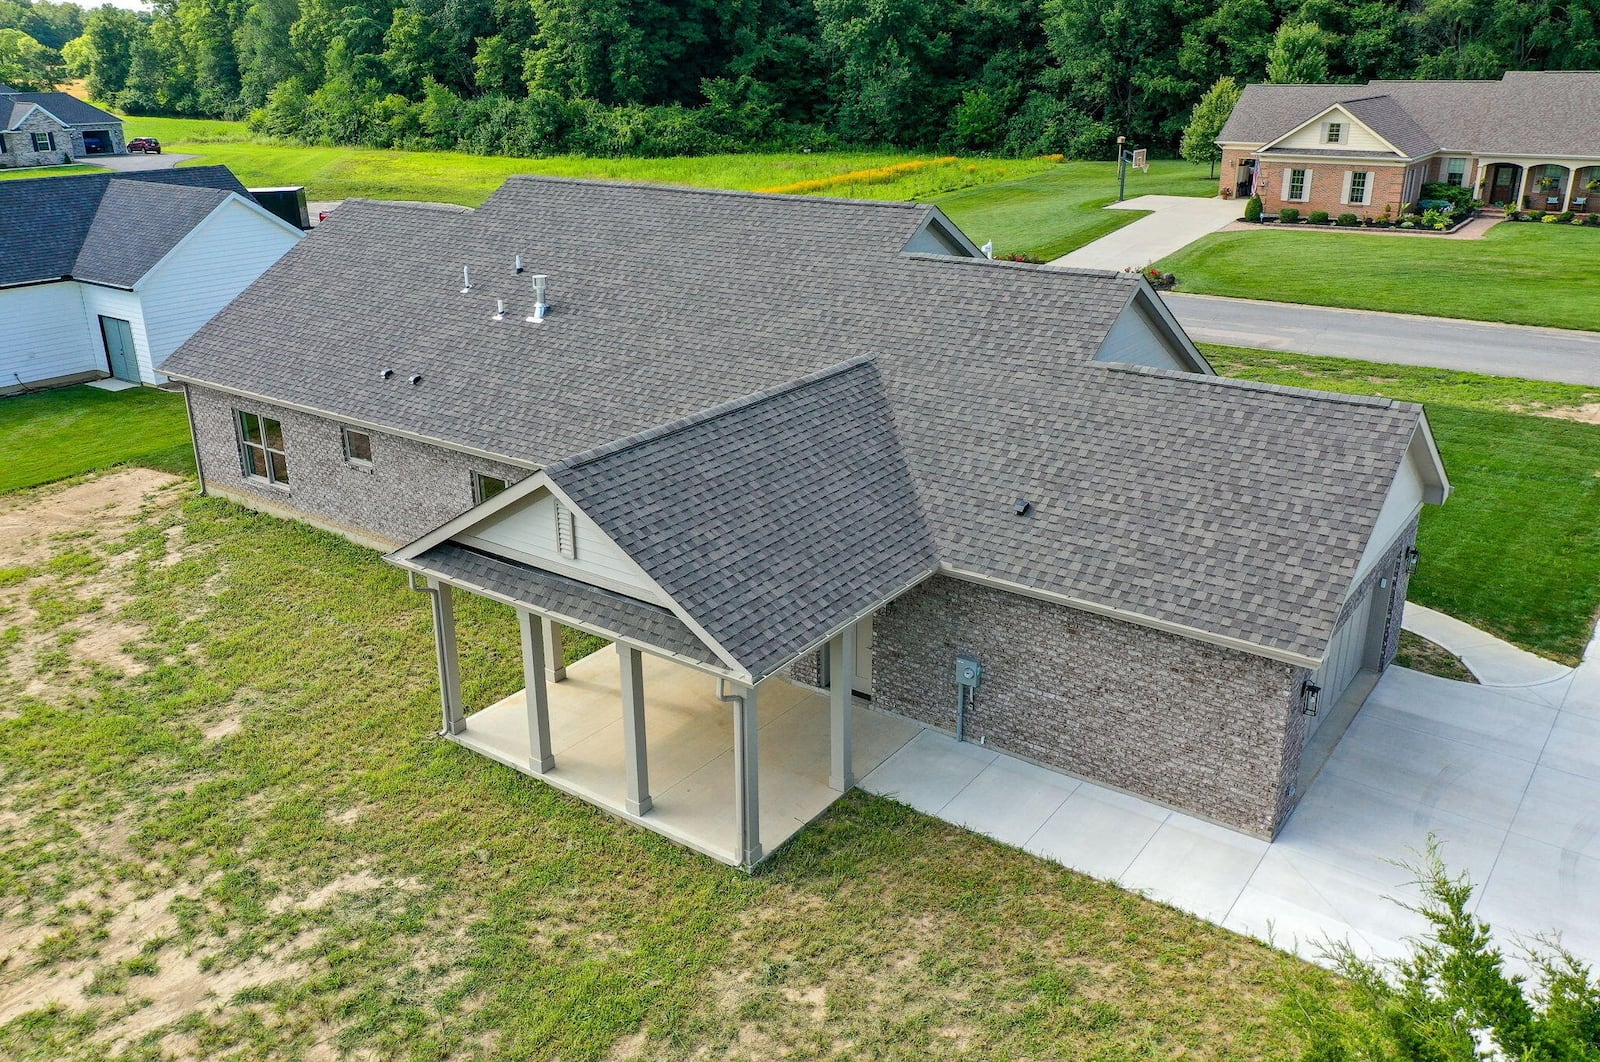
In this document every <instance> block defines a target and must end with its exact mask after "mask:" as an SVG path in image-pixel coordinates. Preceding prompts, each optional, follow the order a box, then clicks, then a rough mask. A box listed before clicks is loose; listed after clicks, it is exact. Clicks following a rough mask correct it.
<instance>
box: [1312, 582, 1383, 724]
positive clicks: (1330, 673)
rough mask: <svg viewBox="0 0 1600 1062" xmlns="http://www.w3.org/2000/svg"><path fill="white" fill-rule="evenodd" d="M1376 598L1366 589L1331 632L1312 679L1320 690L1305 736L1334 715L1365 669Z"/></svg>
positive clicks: (1374, 594)
mask: <svg viewBox="0 0 1600 1062" xmlns="http://www.w3.org/2000/svg"><path fill="white" fill-rule="evenodd" d="M1376 596H1377V594H1376V593H1374V592H1373V591H1371V590H1368V591H1367V596H1366V599H1365V600H1364V601H1362V602H1361V604H1359V605H1357V606H1356V608H1355V609H1354V610H1353V611H1352V612H1351V613H1350V618H1349V619H1347V620H1345V621H1344V624H1343V625H1342V626H1341V627H1340V628H1339V629H1338V631H1337V632H1335V633H1334V636H1333V641H1332V642H1331V643H1330V644H1329V646H1328V655H1327V656H1326V657H1325V658H1324V659H1323V661H1322V667H1321V669H1320V670H1319V671H1318V672H1317V673H1316V675H1314V676H1313V677H1312V679H1311V681H1312V682H1314V683H1316V684H1317V685H1318V686H1320V687H1322V692H1321V694H1320V695H1319V696H1318V698H1317V705H1318V707H1317V714H1316V715H1315V716H1313V717H1312V719H1311V729H1310V731H1309V732H1308V733H1313V734H1314V733H1316V731H1317V727H1318V726H1320V725H1321V724H1322V721H1323V720H1324V719H1326V718H1327V717H1328V716H1330V715H1332V714H1333V709H1334V706H1335V705H1337V704H1338V703H1339V700H1340V698H1341V697H1343V696H1344V691H1345V690H1346V689H1348V688H1349V687H1350V683H1351V682H1352V681H1353V680H1354V679H1355V677H1356V676H1357V675H1359V674H1360V673H1361V669H1362V668H1363V667H1366V666H1367V647H1368V643H1369V642H1371V640H1372V638H1371V634H1372V601H1373V598H1375V597H1376Z"/></svg>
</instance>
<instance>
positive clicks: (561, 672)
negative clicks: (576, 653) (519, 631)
mask: <svg viewBox="0 0 1600 1062" xmlns="http://www.w3.org/2000/svg"><path fill="white" fill-rule="evenodd" d="M539 629H540V635H541V637H542V638H543V640H544V668H545V672H544V673H545V675H546V676H547V677H548V678H549V679H550V681H551V682H565V681H566V680H567V664H566V660H567V653H566V647H565V646H563V645H562V644H561V624H559V623H557V622H556V621H555V620H552V619H542V618H541V619H540V620H539Z"/></svg>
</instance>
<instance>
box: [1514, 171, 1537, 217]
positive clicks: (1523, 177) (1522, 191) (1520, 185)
mask: <svg viewBox="0 0 1600 1062" xmlns="http://www.w3.org/2000/svg"><path fill="white" fill-rule="evenodd" d="M1521 169H1522V173H1521V174H1519V175H1518V180H1517V198H1516V202H1514V203H1513V204H1512V205H1511V208H1512V209H1513V210H1521V209H1523V204H1524V203H1525V202H1527V199H1528V175H1529V173H1531V172H1532V170H1533V167H1532V166H1523V167H1522V168H1521Z"/></svg>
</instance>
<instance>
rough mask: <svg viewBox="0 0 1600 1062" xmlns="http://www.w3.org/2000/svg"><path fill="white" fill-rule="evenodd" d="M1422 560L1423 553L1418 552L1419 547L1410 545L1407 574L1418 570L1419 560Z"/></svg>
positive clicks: (1407, 556)
mask: <svg viewBox="0 0 1600 1062" xmlns="http://www.w3.org/2000/svg"><path fill="white" fill-rule="evenodd" d="M1420 560H1422V554H1421V553H1419V552H1417V547H1415V546H1409V547H1407V549H1406V574H1408V575H1409V574H1411V573H1413V572H1415V571H1416V570H1417V562H1418V561H1420Z"/></svg>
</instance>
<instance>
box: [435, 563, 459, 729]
mask: <svg viewBox="0 0 1600 1062" xmlns="http://www.w3.org/2000/svg"><path fill="white" fill-rule="evenodd" d="M428 589H430V590H432V591H433V593H432V594H430V595H429V596H430V597H431V598H432V599H433V648H434V652H435V653H436V654H437V655H438V658H439V701H440V704H441V706H442V707H443V709H444V728H443V729H442V730H441V731H440V733H443V734H460V733H463V732H465V731H466V729H467V717H466V714H465V713H464V712H463V711H462V709H461V654H460V651H459V649H458V648H457V646H456V612H455V604H454V602H453V601H452V600H451V597H450V585H449V584H448V583H441V582H440V581H439V580H437V579H429V580H428Z"/></svg>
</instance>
